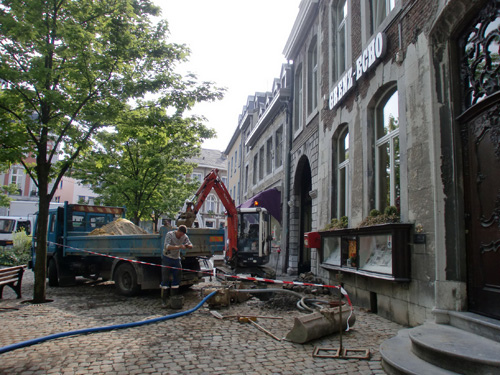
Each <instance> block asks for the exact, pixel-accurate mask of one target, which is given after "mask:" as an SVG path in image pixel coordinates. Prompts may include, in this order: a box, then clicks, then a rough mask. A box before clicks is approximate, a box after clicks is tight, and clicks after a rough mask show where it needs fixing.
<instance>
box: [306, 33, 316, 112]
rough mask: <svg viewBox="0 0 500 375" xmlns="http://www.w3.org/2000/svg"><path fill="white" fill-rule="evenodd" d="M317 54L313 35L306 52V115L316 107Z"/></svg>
mask: <svg viewBox="0 0 500 375" xmlns="http://www.w3.org/2000/svg"><path fill="white" fill-rule="evenodd" d="M318 68H319V55H318V37H317V35H314V37H313V38H312V40H311V43H310V45H309V50H308V53H307V115H308V116H310V115H312V114H313V113H314V112H315V111H316V109H317V108H318V95H319V82H318V79H319V76H318Z"/></svg>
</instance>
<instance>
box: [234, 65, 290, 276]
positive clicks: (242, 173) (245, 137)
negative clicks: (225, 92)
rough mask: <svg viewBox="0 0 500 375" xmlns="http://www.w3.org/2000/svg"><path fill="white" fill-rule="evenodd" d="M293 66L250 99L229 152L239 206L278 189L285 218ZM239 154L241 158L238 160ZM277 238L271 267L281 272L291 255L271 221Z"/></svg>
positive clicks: (277, 224) (277, 226)
mask: <svg viewBox="0 0 500 375" xmlns="http://www.w3.org/2000/svg"><path fill="white" fill-rule="evenodd" d="M291 71H292V67H291V65H289V64H283V65H282V67H281V72H280V76H279V78H276V79H275V80H274V82H273V86H272V88H271V91H267V92H264V93H255V95H254V96H250V97H249V98H248V101H247V104H246V105H245V106H244V108H243V112H242V114H241V115H240V117H239V124H238V128H237V130H236V131H235V133H234V135H233V138H232V140H231V142H230V144H229V146H228V148H227V149H226V154H227V155H228V169H230V168H232V169H233V172H234V176H232V177H231V173H229V176H230V177H229V186H228V189H229V191H230V192H231V194H232V197H233V199H234V200H235V203H236V205H239V204H241V203H244V202H245V201H247V200H248V199H250V198H252V197H253V196H255V195H256V194H258V193H260V192H262V191H265V190H268V189H273V188H275V189H277V190H279V191H280V193H281V196H282V199H281V200H282V215H281V216H282V218H287V217H288V215H287V207H286V206H285V205H284V204H283V201H284V197H285V196H286V192H287V191H288V187H287V186H286V185H285V184H286V181H288V180H287V178H286V177H285V176H286V175H287V172H288V171H289V167H288V165H289V159H287V157H286V156H287V153H286V150H287V149H288V144H287V142H288V139H289V137H288V128H289V126H288V123H289V121H290V120H291V117H290V110H289V101H290V97H291V87H292V77H291ZM238 155H239V157H238ZM271 220H272V221H271V228H272V235H273V238H274V241H273V248H272V251H271V257H270V262H269V263H270V265H271V266H272V267H276V268H279V269H283V268H284V269H285V272H286V268H287V264H288V254H287V252H286V251H284V252H281V249H286V248H287V243H286V239H287V238H288V236H287V235H286V233H285V232H284V231H283V228H288V226H287V225H285V223H284V222H283V220H282V222H281V223H280V222H279V221H278V220H276V219H275V218H271Z"/></svg>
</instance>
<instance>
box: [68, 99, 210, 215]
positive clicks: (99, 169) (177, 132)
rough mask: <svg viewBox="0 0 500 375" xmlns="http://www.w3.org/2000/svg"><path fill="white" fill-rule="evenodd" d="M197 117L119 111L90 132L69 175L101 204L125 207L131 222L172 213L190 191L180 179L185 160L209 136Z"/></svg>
mask: <svg viewBox="0 0 500 375" xmlns="http://www.w3.org/2000/svg"><path fill="white" fill-rule="evenodd" d="M200 120H201V119H200V118H198V117H197V116H191V117H186V118H183V117H181V116H179V115H177V114H175V115H173V116H168V115H167V113H166V110H164V109H162V108H147V107H141V108H138V109H136V110H134V111H132V110H131V111H125V112H123V114H122V115H120V116H119V118H118V119H117V120H116V121H115V126H114V127H113V128H112V129H106V130H103V131H100V132H99V133H98V134H97V135H96V136H95V137H94V139H93V141H94V142H93V146H94V147H93V148H92V150H90V151H89V152H86V153H85V154H83V155H82V156H81V158H80V159H79V160H78V162H77V163H75V172H74V173H73V174H72V175H73V177H75V178H77V179H79V180H81V181H82V182H84V183H87V184H91V185H92V186H93V190H94V192H95V193H97V194H98V195H99V196H100V197H101V198H103V200H104V203H105V204H106V205H114V206H125V207H126V208H127V217H128V218H129V219H130V220H131V221H132V222H134V223H135V224H139V221H140V220H141V219H151V218H152V216H158V215H160V214H169V215H173V214H174V210H175V211H177V210H178V208H179V207H180V206H182V203H183V201H184V200H185V199H186V198H188V197H189V196H190V195H192V194H193V192H194V191H195V190H196V186H194V185H193V184H190V183H189V182H188V181H187V180H186V179H185V178H184V177H185V176H186V174H190V173H191V172H192V169H193V166H192V165H191V164H189V163H186V162H185V160H186V159H187V158H190V157H193V156H196V155H198V154H199V152H200V147H201V143H202V141H203V140H204V139H206V138H210V137H212V136H213V135H214V132H213V130H211V129H208V128H207V127H206V126H205V125H203V123H202V122H201V121H200ZM155 214H156V215H155Z"/></svg>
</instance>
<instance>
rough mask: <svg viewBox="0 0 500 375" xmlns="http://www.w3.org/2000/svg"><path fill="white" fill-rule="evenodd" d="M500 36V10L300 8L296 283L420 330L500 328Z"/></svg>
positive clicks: (340, 2) (290, 243) (292, 52)
mask: <svg viewBox="0 0 500 375" xmlns="http://www.w3.org/2000/svg"><path fill="white" fill-rule="evenodd" d="M499 25H500V1H498V0H303V1H302V2H301V4H300V9H299V14H298V16H297V19H296V21H295V24H294V26H293V28H292V30H291V32H290V36H289V39H288V41H287V43H286V45H285V48H284V55H285V57H286V59H287V60H289V62H290V63H291V64H292V62H293V64H292V73H291V77H292V78H293V84H292V87H291V95H290V100H289V103H288V111H289V112H288V113H289V115H291V118H290V121H286V122H285V123H286V124H287V126H288V127H287V129H286V132H287V137H288V138H287V142H285V151H284V155H285V156H284V158H285V160H288V164H287V163H285V168H284V171H283V175H282V177H283V179H284V181H283V182H282V186H283V187H284V189H285V192H284V194H283V199H282V200H283V203H284V204H283V206H284V211H283V212H284V213H285V214H286V217H285V218H284V227H283V232H284V233H285V234H286V239H285V240H284V241H283V243H284V244H286V249H285V250H286V253H287V258H286V262H285V263H284V265H283V270H285V271H286V272H288V273H289V274H292V275H293V274H297V273H302V272H306V271H311V272H313V273H314V274H315V275H317V276H319V277H321V278H322V279H323V280H324V282H325V283H329V284H334V283H341V284H342V285H343V286H344V288H345V289H346V290H347V291H348V293H349V295H350V297H351V299H352V300H353V301H354V303H355V304H356V305H358V306H363V307H366V308H369V309H371V310H372V311H373V312H377V313H379V314H380V315H382V316H384V317H387V318H389V319H391V320H394V321H396V322H398V323H402V324H405V325H410V326H414V325H418V324H421V323H423V322H425V321H426V320H432V319H434V314H437V313H439V312H443V311H471V312H475V313H479V314H481V315H485V316H488V317H491V318H494V319H500V314H499V311H500V292H499V291H500V277H499V276H498V272H497V270H498V265H499V264H500V251H499V250H500V230H499V228H500V222H499V220H500V219H499V218H500V211H499V207H500V201H499V199H500V198H499V197H500V182H498V181H499V179H498V178H496V177H495V176H498V175H499V172H500V151H499V144H500V136H499V134H500V128H499V126H500V125H499V124H500V121H499V120H498V117H499V114H500V113H499V110H498V108H499V107H498V102H499V100H500V99H499V98H500V93H499V91H500V82H499V78H498V71H499V66H500V58H499V42H498V40H500V35H499V34H500V31H499V30H500V28H499ZM256 121H257V120H256ZM256 121H255V122H253V124H254V125H255V124H256V123H257V122H256ZM241 131H242V133H241V142H242V143H243V144H246V142H247V141H248V135H249V134H250V133H248V134H246V133H244V132H243V129H241ZM250 131H251V129H250ZM262 134H263V136H262V137H257V138H255V139H252V141H251V142H250V143H251V144H252V149H255V150H261V149H262V148H263V147H265V142H266V135H264V133H262ZM245 136H246V138H245ZM264 150H265V148H264ZM258 152H260V151H258ZM256 154H257V151H256V152H252V151H251V150H250V153H248V154H244V155H243V157H244V158H243V160H242V163H243V164H242V165H248V166H249V172H248V173H249V176H251V175H252V173H255V172H257V173H258V165H253V164H252V162H253V159H252V158H255V155H256ZM242 173H243V172H242ZM242 176H243V174H242ZM250 178H251V177H250ZM270 181H271V180H270ZM264 185H265V184H263V185H262V186H260V185H258V184H255V186H254V188H253V189H252V190H251V194H254V193H256V192H257V191H260V190H263V189H264V188H265V187H266V186H267V185H266V186H264ZM287 186H288V188H287ZM380 213H382V214H384V213H385V214H386V216H381V215H379V216H377V218H376V219H375V218H374V216H375V215H377V214H380ZM395 215H396V216H399V223H392V222H391V223H385V224H384V223H382V222H381V221H377V220H386V221H387V219H388V218H389V219H391V220H392V221H394V217H395ZM370 220H371V223H370ZM391 220H389V221H391ZM339 222H341V223H342V222H344V223H346V224H347V227H346V228H341V229H339V227H338V226H337V229H336V230H332V226H334V224H335V225H338V223H339ZM309 232H318V233H319V234H320V236H319V242H318V241H317V240H315V241H312V237H311V238H310V240H311V241H309V239H308V245H307V246H306V245H305V243H304V234H305V233H309ZM311 244H313V246H311Z"/></svg>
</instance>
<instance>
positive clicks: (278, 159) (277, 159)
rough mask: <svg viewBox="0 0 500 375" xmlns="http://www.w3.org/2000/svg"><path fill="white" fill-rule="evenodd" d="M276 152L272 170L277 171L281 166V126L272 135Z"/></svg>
mask: <svg viewBox="0 0 500 375" xmlns="http://www.w3.org/2000/svg"><path fill="white" fill-rule="evenodd" d="M274 139H275V145H276V152H275V158H274V168H275V169H278V168H280V167H281V166H282V165H283V125H280V126H279V127H278V129H277V130H276V132H275V133H274Z"/></svg>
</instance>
